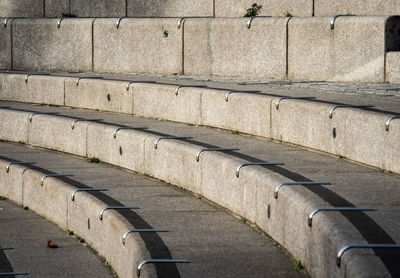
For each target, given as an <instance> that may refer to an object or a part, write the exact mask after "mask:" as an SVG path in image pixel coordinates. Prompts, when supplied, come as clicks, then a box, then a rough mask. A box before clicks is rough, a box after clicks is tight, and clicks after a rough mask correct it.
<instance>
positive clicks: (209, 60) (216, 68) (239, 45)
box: [184, 18, 288, 78]
mask: <svg viewBox="0 0 400 278" xmlns="http://www.w3.org/2000/svg"><path fill="white" fill-rule="evenodd" d="M247 22H248V18H236V19H192V18H190V19H187V20H186V21H185V23H184V33H185V36H184V46H185V47H184V73H185V74H189V75H203V76H204V75H205V76H210V75H211V76H213V75H215V76H240V77H250V76H251V77H252V78H255V77H266V76H268V77H269V78H285V77H286V27H287V22H288V18H256V19H254V20H253V22H252V24H251V28H250V29H249V28H247ZM226 30H229V32H227V31H226ZM249 42H251V43H249Z"/></svg>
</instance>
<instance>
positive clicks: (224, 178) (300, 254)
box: [1, 103, 399, 277]
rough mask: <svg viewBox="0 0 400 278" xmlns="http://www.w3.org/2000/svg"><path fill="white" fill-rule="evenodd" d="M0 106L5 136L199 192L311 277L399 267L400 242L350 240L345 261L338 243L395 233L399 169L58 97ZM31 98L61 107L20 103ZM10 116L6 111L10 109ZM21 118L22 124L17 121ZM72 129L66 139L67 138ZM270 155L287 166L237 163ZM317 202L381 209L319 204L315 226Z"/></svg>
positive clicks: (391, 238)
mask: <svg viewBox="0 0 400 278" xmlns="http://www.w3.org/2000/svg"><path fill="white" fill-rule="evenodd" d="M7 105H11V106H13V107H14V110H13V109H2V112H3V113H2V116H1V117H2V119H3V121H2V122H3V123H4V122H8V123H11V122H13V123H15V124H12V125H10V124H8V125H4V124H3V126H2V129H1V130H2V133H1V138H2V139H4V140H10V141H20V142H25V143H28V144H31V145H36V146H41V147H45V148H50V149H56V150H60V151H64V152H69V153H73V154H77V155H81V156H89V157H92V156H95V157H98V158H100V159H101V160H102V161H105V162H108V163H111V164H115V165H119V166H122V167H125V168H128V169H131V170H135V171H138V172H141V173H145V174H147V175H151V176H155V177H157V178H159V179H161V180H164V181H167V182H169V183H173V184H176V185H178V186H180V187H183V188H185V189H188V190H191V191H193V192H196V193H199V194H201V195H203V196H204V197H206V198H208V199H210V200H212V201H214V202H216V203H218V204H220V205H222V206H224V207H226V208H228V209H229V210H231V211H233V212H235V213H237V214H239V215H241V216H242V217H244V218H246V219H248V220H249V221H250V222H253V223H256V224H257V225H258V226H259V227H260V228H261V229H262V230H264V231H266V232H267V233H268V234H269V235H270V236H271V237H273V238H274V240H276V241H277V242H279V243H280V244H282V245H283V246H284V247H285V248H286V249H287V250H288V251H289V252H290V253H292V254H293V255H294V257H296V258H298V259H301V261H302V262H303V263H304V264H305V265H306V267H307V269H308V270H309V272H310V274H311V275H312V276H315V277H326V276H335V277H344V276H345V275H350V276H351V275H353V274H354V275H355V273H357V274H359V275H364V276H374V275H378V273H379V274H383V273H386V274H385V275H394V276H395V275H398V273H399V269H398V264H397V263H396V260H398V252H397V255H396V253H391V252H390V251H389V252H388V251H387V250H383V251H382V250H380V251H379V250H375V251H371V250H368V251H366V252H360V250H353V251H349V252H347V253H346V255H345V256H344V257H343V260H342V266H341V267H338V266H337V265H336V262H335V260H336V255H337V254H338V251H339V250H340V248H342V247H343V246H345V245H347V244H354V243H368V244H372V243H387V244H394V243H398V242H399V239H398V237H399V234H398V232H397V231H398V227H397V222H396V221H395V219H396V218H397V217H398V214H399V211H398V210H397V207H398V202H399V200H398V184H399V177H398V176H397V175H391V174H385V173H382V172H379V171H376V170H372V169H368V168H365V167H361V166H357V165H354V164H350V163H348V162H345V161H343V160H338V159H336V158H332V157H327V156H323V155H320V154H315V153H310V152H307V151H304V150H300V149H296V148H293V147H288V146H284V145H279V144H276V143H271V142H266V141H263V140H258V139H254V138H249V137H244V136H238V135H233V134H227V133H224V132H220V131H216V130H212V129H207V128H201V127H191V126H185V125H179V124H172V123H165V122H158V121H154V120H149V119H141V118H134V117H129V116H121V115H112V114H106V113H99V112H89V111H80V110H71V109H61V108H56V107H37V106H36V107H35V106H29V105H22V104H19V105H18V104H10V103H8V104H7ZM15 108H19V109H21V108H24V109H27V108H30V110H37V111H42V112H50V111H51V112H58V113H61V114H63V115H65V116H60V115H41V114H36V115H35V116H33V118H32V122H29V119H28V116H29V115H31V112H25V111H26V110H25V111H23V110H20V111H18V110H15ZM6 117H7V118H6ZM75 118H86V119H99V118H102V119H103V120H104V122H103V123H91V122H88V121H81V122H78V124H77V126H76V127H75V128H74V129H71V123H72V122H73V121H74V119H75ZM121 125H123V126H141V127H143V126H148V127H149V129H148V130H141V131H134V130H120V131H118V133H117V135H116V138H114V137H113V133H115V131H116V129H117V128H118V127H120V126H121ZM15 127H18V128H17V129H16V128H15ZM166 135H168V136H171V135H175V136H187V135H190V136H193V137H194V139H191V140H188V141H186V142H185V141H180V140H161V141H159V145H158V148H157V149H155V146H154V144H155V142H156V141H157V138H160V136H161V137H163V136H166ZM66 138H68V139H66ZM215 147H222V148H232V147H239V148H240V149H241V151H239V152H228V153H226V154H224V153H219V152H216V153H214V152H204V153H202V154H200V159H199V162H196V153H198V151H199V150H201V149H202V148H215ZM255 161H269V162H283V163H285V165H284V166H265V167H262V168H261V167H259V166H258V167H257V166H253V167H244V168H243V169H240V176H239V177H237V176H236V175H235V170H237V167H238V166H239V165H240V164H241V163H247V162H255ZM293 181H295V182H321V181H323V182H327V181H328V182H331V183H332V184H333V185H326V186H319V185H313V186H304V187H302V186H285V187H283V188H282V189H280V191H279V197H278V198H277V199H275V198H274V191H275V190H276V187H277V186H278V185H279V184H280V183H282V182H293ZM319 207H373V208H374V209H376V210H377V211H375V212H342V213H337V212H333V213H319V214H318V215H317V216H316V217H315V218H314V220H313V224H312V228H310V227H309V226H308V224H307V218H308V216H309V214H310V213H311V212H312V211H313V210H314V209H315V208H319Z"/></svg>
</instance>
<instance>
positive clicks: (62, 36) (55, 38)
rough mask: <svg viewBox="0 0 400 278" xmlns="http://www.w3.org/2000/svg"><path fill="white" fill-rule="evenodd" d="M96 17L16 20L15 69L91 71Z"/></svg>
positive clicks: (13, 49) (14, 32) (14, 34)
mask: <svg viewBox="0 0 400 278" xmlns="http://www.w3.org/2000/svg"><path fill="white" fill-rule="evenodd" d="M92 22H93V19H73V18H65V19H63V20H62V21H61V23H60V28H57V23H58V20H57V19H15V20H14V21H13V23H12V28H13V31H12V32H13V41H12V51H13V54H12V55H13V69H17V70H24V69H27V70H36V71H40V70H47V71H70V72H77V71H91V70H92Z"/></svg>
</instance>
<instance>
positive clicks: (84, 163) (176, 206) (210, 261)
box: [0, 143, 306, 277]
mask: <svg viewBox="0 0 400 278" xmlns="http://www.w3.org/2000/svg"><path fill="white" fill-rule="evenodd" d="M0 159H2V160H5V159H7V160H12V161H26V160H29V161H32V162H34V163H35V164H34V165H20V166H18V165H12V166H11V167H10V174H11V175H15V174H16V171H17V173H19V172H20V169H21V170H22V169H25V173H27V172H29V171H31V170H27V169H33V170H35V171H42V172H43V171H44V172H50V173H61V172H62V173H67V172H68V173H69V174H72V175H73V176H70V177H59V179H60V180H62V182H64V183H67V184H71V185H72V186H73V187H78V188H83V187H91V188H104V189H107V190H108V191H105V192H92V194H91V193H90V192H87V193H86V192H78V193H76V195H75V198H74V202H72V201H71V195H70V194H69V195H68V196H65V197H66V198H68V203H69V208H68V212H67V214H69V215H70V216H69V218H71V220H69V221H68V224H67V229H69V230H73V231H75V232H77V233H78V235H80V236H82V237H83V238H88V239H87V240H88V241H89V242H91V241H97V244H99V243H100V245H102V244H103V245H107V246H104V247H100V248H99V252H100V253H101V254H103V255H105V256H106V255H107V259H108V260H111V261H112V260H113V259H115V257H117V253H120V252H121V251H123V250H124V249H125V248H127V246H129V245H133V244H134V241H132V239H135V238H140V237H141V238H142V240H143V241H144V243H145V246H142V248H147V249H148V252H149V253H150V255H151V258H153V259H188V260H190V261H191V263H190V264H176V265H170V266H169V265H156V273H157V276H158V277H194V276H202V277H203V276H204V277H233V276H236V277H265V276H268V277H305V276H306V274H305V273H304V272H301V271H297V270H295V269H294V268H295V261H294V260H293V258H290V257H289V256H288V255H287V254H286V253H285V251H284V250H282V249H281V248H279V247H277V246H276V244H274V242H273V241H271V240H270V239H269V238H267V237H265V236H262V235H260V234H259V233H258V232H257V231H255V230H253V229H252V228H250V227H249V226H248V225H245V224H244V223H242V221H240V220H239V219H236V218H234V217H232V216H231V215H229V214H227V213H226V212H225V211H224V210H223V209H221V208H220V207H217V206H215V205H212V204H210V203H208V202H205V201H203V200H201V199H200V198H197V197H196V196H193V195H192V194H190V193H188V192H185V191H183V190H180V189H178V188H176V187H173V186H170V185H167V184H165V183H163V182H161V181H158V180H155V179H151V178H147V177H144V176H142V175H138V174H135V173H132V172H127V171H123V170H121V169H118V168H116V167H113V166H110V165H106V164H96V163H90V161H88V160H86V159H82V158H77V157H73V156H71V155H65V154H60V153H56V152H51V151H46V150H42V149H35V148H27V147H26V146H21V145H15V144H9V143H0ZM1 164H2V166H3V165H5V164H4V163H1ZM17 167H19V168H20V169H18V168H17ZM4 170H5V169H3V167H1V169H0V171H1V175H6V174H5V173H4V172H5V171H4ZM23 176H24V180H25V181H24V183H25V184H28V183H30V181H29V177H28V176H25V174H23ZM53 179H54V178H53ZM51 183H52V178H48V179H46V180H45V184H44V186H46V185H47V186H51V187H53V188H54V191H53V193H52V194H53V195H54V194H57V193H58V194H62V192H59V191H57V189H56V188H57V184H54V183H53V184H51ZM14 186H15V187H16V188H18V187H19V186H20V185H19V184H18V183H16V184H15V185H14ZM25 187H26V185H23V190H24V193H25V194H24V201H23V203H24V205H27V204H29V205H30V206H31V204H32V200H31V199H35V191H31V193H30V195H28V194H27V191H26V190H27V189H26V188H25ZM32 187H35V184H32ZM4 188H5V187H4V186H3V191H4ZM35 190H37V191H39V190H42V189H41V188H40V185H39V184H36V189H35ZM4 193H6V192H4ZM2 194H3V193H2ZM86 194H91V195H92V196H93V197H94V198H98V199H100V200H102V201H103V202H105V203H106V204H107V205H116V204H117V203H118V205H123V206H139V207H140V209H135V210H132V211H126V210H125V211H122V210H121V211H118V212H117V211H116V212H114V211H112V210H108V211H105V212H104V215H103V217H104V219H103V220H102V221H100V220H99V219H98V213H96V214H94V215H92V216H89V217H90V218H89V219H90V229H89V228H88V227H85V226H87V225H88V221H89V220H87V219H86V217H85V215H84V210H83V208H84V207H87V208H88V209H90V208H91V206H90V205H88V204H84V203H85V202H87V200H88V199H87V198H86V197H85V195H86ZM75 206H79V207H80V208H79V209H77V208H75ZM51 213H52V212H47V213H46V214H50V215H51ZM118 213H120V214H121V216H122V217H123V218H125V219H126V221H127V222H128V223H130V225H131V226H132V227H131V228H134V229H158V230H165V231H168V232H159V233H144V232H143V233H138V234H136V233H130V234H129V235H127V236H126V241H125V243H122V238H123V235H124V233H125V232H126V230H121V229H114V234H110V235H109V236H108V237H107V239H106V238H104V239H102V238H101V236H102V235H101V234H98V235H97V236H98V237H99V238H98V239H95V238H96V230H95V229H96V226H98V225H99V223H100V224H102V223H104V225H105V223H106V222H115V221H113V219H112V216H113V215H115V214H118ZM80 214H81V216H80ZM89 215H90V214H89ZM74 216H75V217H77V218H79V217H80V218H83V219H82V221H79V220H74V219H73V218H74ZM78 224H80V225H82V226H83V227H77V225H78ZM111 225H113V223H111ZM114 225H115V223H114ZM85 230H86V231H85ZM90 234H91V236H90ZM93 234H94V235H93ZM113 237H115V238H117V239H118V241H115V242H113V244H106V243H105V242H103V243H102V241H104V240H106V241H112V240H111V238H113ZM107 249H111V250H107ZM112 252H115V253H116V254H112ZM112 262H113V261H112ZM125 263H127V264H128V266H126V268H132V269H135V268H136V266H137V265H134V263H135V262H134V261H132V262H130V263H129V261H126V262H125ZM54 267H55V266H54ZM148 267H149V266H148V265H145V266H144V267H143V270H142V272H141V275H140V277H147V276H146V274H147V275H149V273H148V271H146V270H147V269H148ZM116 270H120V269H119V268H117V269H116ZM67 273H69V275H70V276H69V277H71V276H72V275H71V274H72V272H71V271H69V272H67ZM150 274H151V273H150ZM119 275H120V277H136V273H133V275H132V276H129V275H127V273H121V272H119ZM73 276H74V277H86V276H78V275H73ZM87 277H89V276H87ZM97 277H103V276H97ZM150 277H154V276H151V275H150Z"/></svg>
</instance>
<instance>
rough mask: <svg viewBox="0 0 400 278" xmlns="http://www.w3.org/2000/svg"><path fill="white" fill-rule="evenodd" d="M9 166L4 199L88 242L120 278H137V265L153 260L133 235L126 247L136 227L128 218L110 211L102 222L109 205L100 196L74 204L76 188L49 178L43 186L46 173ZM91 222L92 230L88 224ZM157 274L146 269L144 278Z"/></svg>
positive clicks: (0, 168) (2, 167) (0, 183)
mask: <svg viewBox="0 0 400 278" xmlns="http://www.w3.org/2000/svg"><path fill="white" fill-rule="evenodd" d="M9 163H10V161H6V160H3V159H0V177H1V179H0V190H1V191H0V195H1V196H3V197H6V198H7V199H8V200H10V201H12V202H14V203H16V204H18V205H21V206H23V207H28V208H29V209H30V210H32V211H33V212H35V213H36V214H38V215H40V216H42V217H44V218H45V219H47V220H48V221H50V222H52V223H54V224H56V225H57V226H58V227H60V228H61V229H63V230H65V231H73V232H74V234H76V235H78V236H80V237H81V238H83V239H85V241H86V242H87V243H88V244H89V246H90V247H91V248H94V249H95V250H96V251H98V253H99V255H101V256H103V257H104V258H105V259H106V263H107V264H110V265H111V266H112V267H113V269H114V271H116V273H117V274H118V276H119V277H121V278H122V277H137V276H136V267H137V265H138V264H139V263H140V262H141V261H143V260H146V259H149V258H150V255H149V252H148V251H147V249H146V247H145V243H144V241H143V240H142V238H141V237H140V236H136V235H133V236H130V237H128V238H127V239H126V243H125V245H123V244H122V241H121V238H122V235H123V234H124V233H125V232H126V231H127V230H129V229H132V228H134V227H132V225H131V224H130V223H129V222H128V221H127V220H126V219H125V218H123V217H122V216H121V215H120V214H118V213H115V212H113V211H107V213H104V218H103V220H102V221H100V220H99V212H100V210H101V209H102V208H104V207H106V206H107V205H106V204H105V203H103V202H102V201H100V200H99V199H97V198H96V197H94V196H92V195H90V194H88V193H86V192H79V194H77V196H76V199H75V201H74V202H73V201H72V200H71V194H72V192H73V191H74V190H75V189H76V187H74V186H73V185H70V184H68V183H66V182H63V181H61V180H57V179H54V178H48V179H46V180H45V181H44V183H43V186H41V185H40V180H41V178H42V177H43V176H44V175H45V174H44V173H42V172H40V171H37V170H32V169H29V168H27V167H26V166H23V165H13V166H11V167H10V170H9V172H8V173H6V166H7V165H8V164H9ZM78 195H79V196H78ZM49 206H51V208H52V209H49ZM89 219H91V221H90V223H91V225H90V231H89V230H88V224H87V223H88V221H89ZM105 239H107V240H105ZM155 273H156V272H155V269H154V266H152V265H149V266H148V267H146V268H145V269H143V270H142V275H143V277H155V276H156V275H155Z"/></svg>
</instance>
